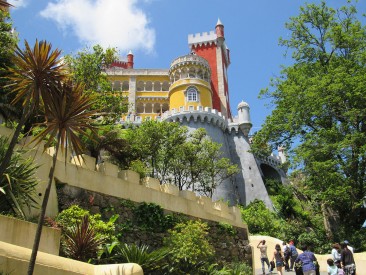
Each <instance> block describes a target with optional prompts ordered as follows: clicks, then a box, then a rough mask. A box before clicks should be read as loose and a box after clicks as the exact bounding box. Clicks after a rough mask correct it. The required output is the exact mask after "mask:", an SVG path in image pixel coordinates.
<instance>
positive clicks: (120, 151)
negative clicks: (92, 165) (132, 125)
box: [81, 125, 130, 166]
mask: <svg viewBox="0 0 366 275" xmlns="http://www.w3.org/2000/svg"><path fill="white" fill-rule="evenodd" d="M90 136H91V138H90ZM81 140H82V143H83V145H84V147H85V149H87V150H88V151H89V152H90V155H91V156H92V157H94V158H95V159H96V162H97V163H100V162H103V161H110V162H115V160H121V161H124V160H125V159H126V158H128V154H129V147H130V146H129V144H128V143H127V141H126V140H125V139H124V138H123V137H122V134H121V130H120V129H119V128H118V127H117V126H115V125H103V126H100V127H98V129H97V130H96V131H93V132H90V131H88V135H87V136H85V135H83V136H82V137H81ZM125 165H127V164H126V162H123V163H122V166H125Z"/></svg>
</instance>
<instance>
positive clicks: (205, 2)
mask: <svg viewBox="0 0 366 275" xmlns="http://www.w3.org/2000/svg"><path fill="white" fill-rule="evenodd" d="M319 2H320V1H315V0H313V1H306V2H305V1H297V0H254V1H253V0H252V1H249V0H227V1H222V0H220V1H219V0H51V1H46V0H12V3H13V4H14V5H15V6H16V8H12V9H11V17H12V20H13V26H14V27H15V29H16V31H17V32H18V33H19V38H20V45H21V46H22V45H23V40H24V39H26V40H28V42H30V43H31V44H33V43H34V41H35V39H36V38H37V39H38V40H47V41H49V42H51V43H52V45H53V47H55V48H56V47H57V48H59V49H61V50H63V52H64V53H65V54H70V53H76V52H77V51H78V50H80V49H82V48H85V47H86V46H91V45H94V44H96V43H99V44H101V45H102V46H104V47H107V46H112V47H117V48H118V50H119V52H120V54H121V55H122V56H125V55H126V54H127V52H128V51H129V50H132V52H133V53H134V61H135V65H134V67H135V68H169V65H170V62H171V61H172V60H173V59H175V58H176V57H178V56H181V55H185V54H187V53H189V48H188V43H187V37H188V34H193V33H200V32H208V31H211V30H214V28H215V25H216V22H217V20H218V18H220V20H221V22H222V23H223V25H224V26H225V38H226V43H227V45H228V47H229V49H230V55H231V65H230V67H229V70H228V78H229V89H230V103H231V108H232V110H233V114H234V115H236V113H237V112H236V106H237V105H238V104H239V102H241V101H242V100H244V101H246V102H248V103H249V105H250V108H251V118H252V123H253V128H252V132H253V131H257V130H258V129H259V128H260V127H261V125H262V123H263V122H264V120H265V117H266V116H267V115H269V114H270V109H269V107H267V105H268V104H267V103H268V102H266V101H265V100H260V99H258V94H259V92H260V90H261V89H263V88H265V87H267V86H268V84H269V81H270V78H271V77H275V76H279V74H280V66H281V65H288V64H291V57H290V56H288V57H286V58H285V57H284V53H285V50H286V49H285V48H283V47H280V46H278V39H279V38H280V37H284V38H286V37H288V35H289V32H288V31H287V30H286V29H285V26H284V25H285V22H287V21H288V20H289V18H290V17H291V16H296V15H298V14H299V8H300V6H302V5H304V4H305V3H319ZM346 2H347V1H346V0H328V1H326V3H327V4H328V6H331V7H334V8H338V7H340V6H342V5H345V4H346ZM360 2H361V3H357V4H356V7H357V8H358V11H359V13H364V12H365V11H366V1H363V0H360Z"/></svg>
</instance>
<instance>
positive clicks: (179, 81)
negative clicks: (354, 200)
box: [106, 19, 286, 208]
mask: <svg viewBox="0 0 366 275" xmlns="http://www.w3.org/2000/svg"><path fill="white" fill-rule="evenodd" d="M188 45H189V48H190V53H189V54H187V55H183V56H179V57H177V58H176V59H174V60H173V61H172V62H171V64H170V66H169V68H168V69H136V68H134V56H133V54H132V52H131V51H130V52H129V53H128V55H127V61H116V62H114V63H113V64H112V65H111V67H110V68H108V69H107V70H106V73H107V75H108V79H109V80H110V81H111V83H112V88H113V91H116V92H117V91H118V92H119V93H120V94H121V95H122V96H124V97H126V98H128V103H129V104H128V106H129V111H128V114H126V115H125V116H123V117H121V120H120V123H127V122H128V123H136V124H139V123H141V122H143V121H145V120H159V121H177V122H180V123H181V124H182V125H185V126H187V127H188V128H189V129H191V130H193V129H198V128H205V129H206V130H207V133H208V135H209V136H210V137H211V138H212V140H213V141H215V142H219V143H220V144H222V147H221V150H222V151H223V156H224V157H227V158H229V159H230V160H231V161H232V162H233V163H235V164H237V165H238V166H239V168H240V170H241V172H240V173H239V174H237V175H236V176H235V177H233V178H230V179H227V180H225V182H223V183H222V184H221V185H220V186H219V187H218V188H217V190H216V191H215V193H214V197H213V199H222V200H224V201H229V202H230V204H236V203H240V204H243V205H247V204H248V203H249V202H251V201H253V200H254V199H260V200H263V201H264V202H265V203H266V205H267V206H268V207H270V208H271V207H272V203H271V201H270V199H269V196H268V193H267V190H266V188H265V185H264V182H265V179H267V178H276V179H279V180H282V181H284V180H285V178H286V175H285V173H284V171H283V170H282V169H280V168H279V167H280V165H281V164H282V163H283V162H284V161H285V156H284V154H283V150H281V149H280V150H279V156H270V157H268V158H266V159H259V158H256V157H255V156H254V155H253V154H252V153H250V139H249V136H248V135H249V131H250V129H251V127H252V123H251V120H250V108H249V105H248V104H247V103H246V102H244V101H242V102H241V103H239V105H238V106H237V112H238V115H237V116H236V117H234V116H233V115H232V111H231V109H230V101H229V81H228V77H227V74H228V72H227V71H228V67H229V65H230V62H231V61H230V51H229V49H228V47H227V45H226V42H225V33H224V25H223V24H222V23H221V21H220V19H219V20H218V22H217V24H216V27H215V30H214V31H210V32H204V33H198V34H190V35H188Z"/></svg>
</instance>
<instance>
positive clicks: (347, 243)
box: [344, 240, 354, 253]
mask: <svg viewBox="0 0 366 275" xmlns="http://www.w3.org/2000/svg"><path fill="white" fill-rule="evenodd" d="M344 243H345V244H346V245H347V248H348V250H350V251H351V252H352V253H354V252H353V247H352V246H350V245H349V242H348V241H347V240H345V241H344Z"/></svg>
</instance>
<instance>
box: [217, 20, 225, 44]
mask: <svg viewBox="0 0 366 275" xmlns="http://www.w3.org/2000/svg"><path fill="white" fill-rule="evenodd" d="M215 29H216V36H217V38H223V39H225V33H224V25H223V24H222V23H221V21H220V18H219V19H218V20H217V23H216V28H215Z"/></svg>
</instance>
